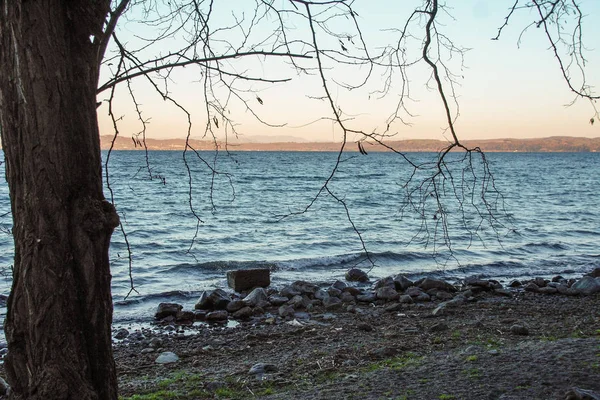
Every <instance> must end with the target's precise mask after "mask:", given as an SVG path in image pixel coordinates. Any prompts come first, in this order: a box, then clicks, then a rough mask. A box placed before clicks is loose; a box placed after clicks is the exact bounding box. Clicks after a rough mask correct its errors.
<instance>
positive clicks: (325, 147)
mask: <svg viewBox="0 0 600 400" xmlns="http://www.w3.org/2000/svg"><path fill="white" fill-rule="evenodd" d="M100 139H101V143H102V149H103V150H106V149H108V148H109V147H110V145H111V142H112V139H113V138H112V136H109V135H103V136H101V137H100ZM261 140H264V137H261ZM386 143H387V144H388V145H389V146H390V147H393V148H394V149H396V150H398V151H405V152H430V151H439V150H441V149H443V148H444V147H446V146H447V145H448V144H447V142H444V141H441V140H422V139H414V140H398V141H389V142H386ZM463 144H464V145H465V146H467V147H480V148H481V149H482V150H484V151H488V152H600V138H581V137H568V136H553V137H548V138H542V139H489V140H465V141H464V142H463ZM190 145H191V146H192V147H193V148H194V149H196V150H213V149H214V148H215V142H212V141H208V140H190ZM217 145H218V146H219V148H221V149H224V148H225V147H227V149H229V150H231V151H338V150H339V148H340V143H335V142H284V141H282V142H274V143H263V142H256V143H250V142H237V143H231V142H230V143H227V145H226V144H225V143H223V142H217ZM184 147H185V140H184V139H146V143H145V147H144V144H143V143H141V142H140V141H134V139H132V138H130V137H119V138H117V140H116V141H115V145H114V149H115V150H143V149H144V148H148V150H183V149H184ZM363 147H364V149H365V150H366V151H367V152H371V151H389V150H388V149H386V148H384V147H382V146H380V145H376V144H374V143H369V142H366V143H363ZM346 151H358V146H357V145H356V144H355V143H352V142H351V143H348V144H347V145H346Z"/></svg>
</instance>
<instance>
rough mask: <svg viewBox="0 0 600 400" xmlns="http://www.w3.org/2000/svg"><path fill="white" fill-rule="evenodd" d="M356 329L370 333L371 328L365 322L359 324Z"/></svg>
mask: <svg viewBox="0 0 600 400" xmlns="http://www.w3.org/2000/svg"><path fill="white" fill-rule="evenodd" d="M357 328H358V329H359V330H361V331H364V332H372V331H373V327H372V326H371V325H369V324H367V323H365V322H361V323H359V324H358V325H357Z"/></svg>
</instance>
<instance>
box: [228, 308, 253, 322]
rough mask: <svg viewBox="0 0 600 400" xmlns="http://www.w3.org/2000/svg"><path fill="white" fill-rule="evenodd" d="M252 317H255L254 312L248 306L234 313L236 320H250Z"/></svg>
mask: <svg viewBox="0 0 600 400" xmlns="http://www.w3.org/2000/svg"><path fill="white" fill-rule="evenodd" d="M252 315H254V310H252V308H250V307H248V306H246V307H243V308H240V309H239V310H237V311H236V312H234V313H233V315H232V316H233V318H235V319H248V318H250V317H252Z"/></svg>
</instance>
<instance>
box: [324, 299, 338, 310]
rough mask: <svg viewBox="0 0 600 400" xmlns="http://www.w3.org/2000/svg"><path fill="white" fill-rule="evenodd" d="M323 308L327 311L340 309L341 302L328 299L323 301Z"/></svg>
mask: <svg viewBox="0 0 600 400" xmlns="http://www.w3.org/2000/svg"><path fill="white" fill-rule="evenodd" d="M323 307H325V309H326V310H328V311H332V310H337V309H340V308H342V300H340V299H338V298H337V297H329V298H327V299H325V300H323Z"/></svg>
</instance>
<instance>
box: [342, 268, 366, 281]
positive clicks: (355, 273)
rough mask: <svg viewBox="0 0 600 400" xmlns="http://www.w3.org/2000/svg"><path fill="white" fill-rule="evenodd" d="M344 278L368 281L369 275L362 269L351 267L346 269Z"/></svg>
mask: <svg viewBox="0 0 600 400" xmlns="http://www.w3.org/2000/svg"><path fill="white" fill-rule="evenodd" d="M346 280H347V281H349V282H368V281H369V276H368V275H367V273H366V272H365V271H363V270H360V269H358V268H352V269H349V270H348V271H346Z"/></svg>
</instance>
